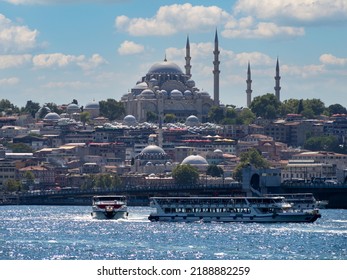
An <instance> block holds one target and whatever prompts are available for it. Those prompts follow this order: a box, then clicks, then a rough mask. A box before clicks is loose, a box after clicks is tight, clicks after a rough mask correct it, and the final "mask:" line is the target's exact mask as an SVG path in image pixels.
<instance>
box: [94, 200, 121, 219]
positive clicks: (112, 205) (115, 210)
mask: <svg viewBox="0 0 347 280" xmlns="http://www.w3.org/2000/svg"><path fill="white" fill-rule="evenodd" d="M92 202H93V204H92V213H91V215H92V217H93V218H97V219H127V218H128V208H127V201H126V197H125V196H123V195H97V196H93V199H92Z"/></svg>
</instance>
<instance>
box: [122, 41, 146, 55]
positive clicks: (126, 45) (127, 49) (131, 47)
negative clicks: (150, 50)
mask: <svg viewBox="0 0 347 280" xmlns="http://www.w3.org/2000/svg"><path fill="white" fill-rule="evenodd" d="M144 50H145V48H144V46H142V45H140V44H136V43H134V42H132V41H124V42H123V43H122V44H121V45H120V47H119V48H118V53H119V54H120V55H129V54H137V53H142V52H143V51H144Z"/></svg>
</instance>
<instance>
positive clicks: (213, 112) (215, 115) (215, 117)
mask: <svg viewBox="0 0 347 280" xmlns="http://www.w3.org/2000/svg"><path fill="white" fill-rule="evenodd" d="M208 118H209V120H210V121H211V122H215V123H221V122H222V120H223V119H224V109H223V108H221V107H219V106H212V107H211V109H210V111H209V112H208Z"/></svg>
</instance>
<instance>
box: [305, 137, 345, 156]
mask: <svg viewBox="0 0 347 280" xmlns="http://www.w3.org/2000/svg"><path fill="white" fill-rule="evenodd" d="M304 148H305V149H308V150H311V151H332V152H342V151H341V148H340V146H339V142H338V140H337V139H336V137H334V136H318V137H311V138H308V139H307V140H306V141H305V143H304Z"/></svg>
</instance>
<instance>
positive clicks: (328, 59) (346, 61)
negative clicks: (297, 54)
mask: <svg viewBox="0 0 347 280" xmlns="http://www.w3.org/2000/svg"><path fill="white" fill-rule="evenodd" d="M319 61H320V62H322V63H323V64H331V65H341V66H343V65H347V58H338V57H336V56H334V55H332V54H327V53H326V54H322V55H321V56H320V57H319Z"/></svg>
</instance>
